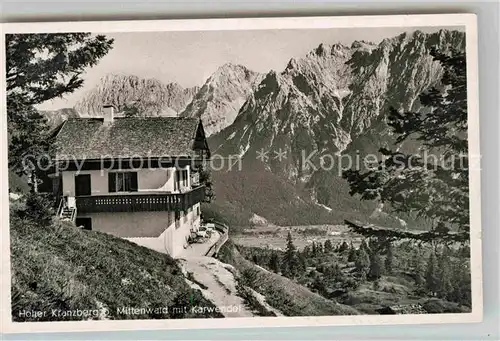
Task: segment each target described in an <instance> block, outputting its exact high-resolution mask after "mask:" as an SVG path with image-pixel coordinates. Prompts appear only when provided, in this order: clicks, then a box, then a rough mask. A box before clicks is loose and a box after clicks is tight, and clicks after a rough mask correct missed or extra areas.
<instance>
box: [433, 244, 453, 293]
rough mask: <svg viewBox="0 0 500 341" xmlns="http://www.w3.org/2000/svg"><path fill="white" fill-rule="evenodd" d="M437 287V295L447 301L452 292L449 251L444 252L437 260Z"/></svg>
mask: <svg viewBox="0 0 500 341" xmlns="http://www.w3.org/2000/svg"><path fill="white" fill-rule="evenodd" d="M437 272H438V276H437V278H438V285H437V290H436V292H437V295H438V296H439V297H441V298H444V299H447V298H448V297H449V295H450V294H452V292H453V283H452V282H451V279H452V278H451V276H452V274H451V264H450V257H449V250H446V249H445V250H444V251H443V253H442V254H441V255H440V257H439V259H438V271H437Z"/></svg>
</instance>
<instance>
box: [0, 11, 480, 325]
mask: <svg viewBox="0 0 500 341" xmlns="http://www.w3.org/2000/svg"><path fill="white" fill-rule="evenodd" d="M424 26H427V27H431V26H464V27H465V32H466V60H467V96H468V143H469V154H470V156H471V157H472V156H475V157H479V156H480V148H479V97H478V69H477V68H478V51H477V19H476V15H475V14H425V15H385V16H380V15H379V16H343V17H287V18H244V19H189V20H137V21H87V22H50V23H49V22H41V23H8V24H2V25H1V31H2V32H1V33H2V34H1V35H0V41H1V45H2V49H1V60H2V65H1V68H2V69H1V70H0V77H1V78H0V79H1V82H2V89H3V90H4V91H3V95H2V101H1V103H0V104H1V110H2V114H3V117H2V120H1V132H0V134H1V138H2V139H1V142H2V148H0V157H1V162H2V163H3V164H4V165H5V166H6V165H7V164H8V159H7V155H8V153H7V145H8V143H7V119H6V116H7V115H6V106H5V102H6V100H5V94H6V91H5V89H6V81H5V51H4V48H3V46H5V36H4V35H5V34H8V33H43V32H82V31H83V32H96V33H112V32H154V31H215V30H268V29H314V28H316V29H320V28H369V27H424ZM0 180H1V182H0V186H1V187H0V192H1V193H0V203H1V214H2V217H4V219H5V220H4V223H3V224H2V232H1V243H0V246H1V247H2V251H1V266H2V271H1V278H0V283H1V292H0V294H1V296H0V298H1V299H0V302H1V305H0V312H1V314H0V315H1V326H2V328H1V332H9V333H20V332H77V331H113V330H114V331H118V330H165V329H193V328H195V329H214V328H245V327H261V328H262V327H299V326H300V327H302V326H342V325H344V326H346V325H399V324H434V323H471V322H481V321H482V316H483V290H482V259H481V254H482V252H481V192H480V190H481V188H480V186H481V181H480V169H479V167H473V168H472V169H470V171H469V188H470V194H469V195H470V220H471V224H470V225H471V231H470V236H471V241H470V244H471V276H472V283H471V287H472V312H471V313H461V314H423V315H355V316H320V317H316V316H314V317H251V318H243V317H241V318H221V319H179V320H173V319H172V320H113V321H67V322H66V321H60V322H12V320H11V307H10V281H11V276H10V240H9V226H10V225H9V223H8V220H9V218H8V217H9V198H8V174H7V172H6V169H4V170H3V171H2V172H1V173H0Z"/></svg>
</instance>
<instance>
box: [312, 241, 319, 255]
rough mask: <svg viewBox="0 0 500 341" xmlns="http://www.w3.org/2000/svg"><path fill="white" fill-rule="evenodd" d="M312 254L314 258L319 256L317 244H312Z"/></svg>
mask: <svg viewBox="0 0 500 341" xmlns="http://www.w3.org/2000/svg"><path fill="white" fill-rule="evenodd" d="M311 253H312V256H313V257H316V256H317V255H318V251H317V248H316V242H313V243H312V249H311Z"/></svg>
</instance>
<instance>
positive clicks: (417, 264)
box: [412, 252, 425, 287]
mask: <svg viewBox="0 0 500 341" xmlns="http://www.w3.org/2000/svg"><path fill="white" fill-rule="evenodd" d="M412 263H413V272H414V274H415V284H416V285H417V286H418V287H421V286H422V285H424V284H425V278H424V266H423V264H422V258H421V257H420V254H419V253H418V252H416V253H414V256H413V261H412Z"/></svg>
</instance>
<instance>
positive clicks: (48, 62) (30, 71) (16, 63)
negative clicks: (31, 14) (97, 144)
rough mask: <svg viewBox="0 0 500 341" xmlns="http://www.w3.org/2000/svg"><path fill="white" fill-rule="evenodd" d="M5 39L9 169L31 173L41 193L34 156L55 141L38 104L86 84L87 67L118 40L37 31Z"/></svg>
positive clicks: (42, 152)
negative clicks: (49, 135) (84, 80)
mask: <svg viewBox="0 0 500 341" xmlns="http://www.w3.org/2000/svg"><path fill="white" fill-rule="evenodd" d="M5 40H6V41H5V49H6V50H5V51H6V84H7V131H8V143H9V148H8V152H9V167H10V168H11V169H12V170H14V171H15V172H16V173H17V174H19V175H27V176H28V177H29V178H30V185H31V186H32V191H35V192H36V189H37V184H38V178H39V175H41V174H42V172H41V170H40V168H39V167H38V164H37V162H34V160H36V159H37V158H39V157H40V156H41V155H44V154H46V153H47V151H48V146H49V144H48V141H47V137H48V125H47V122H46V120H45V118H44V117H43V116H42V115H41V114H40V113H39V112H38V111H37V110H36V109H35V106H36V105H38V104H41V103H43V102H46V101H48V100H51V99H54V98H57V97H62V96H64V95H66V94H70V93H72V92H74V91H75V90H76V89H78V88H80V87H81V86H82V85H83V79H82V75H83V74H84V71H85V69H86V68H88V67H92V66H94V65H96V64H97V62H98V61H99V60H100V59H101V58H102V57H103V56H105V55H106V54H107V53H108V51H109V50H110V49H111V47H112V44H113V39H107V38H106V37H105V36H103V35H93V34H91V33H36V34H7V35H6V39H5ZM41 51H43V56H42V55H41V53H40V52H41ZM28 155H32V156H33V157H32V158H29V159H27V158H26V157H27V156H28Z"/></svg>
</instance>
